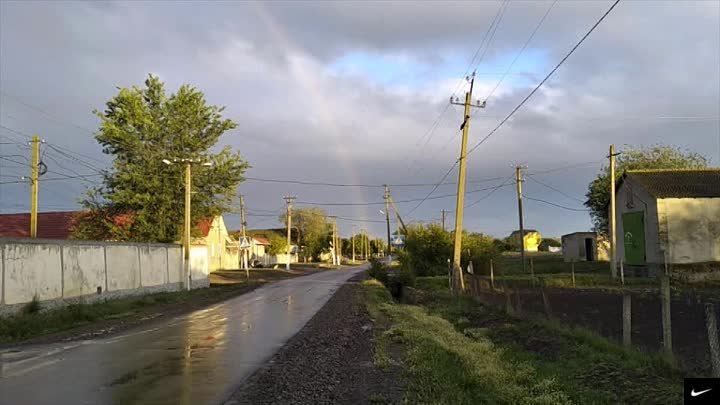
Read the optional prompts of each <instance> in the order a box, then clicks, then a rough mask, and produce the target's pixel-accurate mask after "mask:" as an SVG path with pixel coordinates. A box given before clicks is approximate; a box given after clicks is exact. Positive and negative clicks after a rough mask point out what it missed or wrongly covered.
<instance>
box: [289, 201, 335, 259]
mask: <svg viewBox="0 0 720 405" xmlns="http://www.w3.org/2000/svg"><path fill="white" fill-rule="evenodd" d="M279 220H280V222H281V223H283V224H285V226H287V213H284V214H282V215H280V218H279ZM292 226H293V228H296V229H297V230H298V238H299V239H300V240H299V245H302V246H305V250H304V252H303V254H304V255H305V256H306V257H313V258H316V257H318V256H319V255H320V253H321V252H322V251H323V249H325V248H326V247H328V246H329V245H328V243H327V241H328V233H329V232H330V224H329V222H328V219H327V212H326V211H325V210H324V209H322V208H294V209H293V212H292Z"/></svg>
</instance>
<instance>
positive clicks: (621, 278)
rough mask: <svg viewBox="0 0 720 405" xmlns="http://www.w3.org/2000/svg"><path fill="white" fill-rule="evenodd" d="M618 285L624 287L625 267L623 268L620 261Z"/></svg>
mask: <svg viewBox="0 0 720 405" xmlns="http://www.w3.org/2000/svg"><path fill="white" fill-rule="evenodd" d="M620 283H622V285H625V266H623V260H622V259H620Z"/></svg>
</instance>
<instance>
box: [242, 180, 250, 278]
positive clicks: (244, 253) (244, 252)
mask: <svg viewBox="0 0 720 405" xmlns="http://www.w3.org/2000/svg"><path fill="white" fill-rule="evenodd" d="M246 228H247V221H246V219H245V197H244V196H243V195H242V194H240V229H241V232H242V239H243V241H244V240H245V238H246V237H247V235H246V233H245V232H246ZM241 254H242V268H243V269H244V270H245V275H246V276H247V278H248V279H249V278H250V271H249V270H248V250H247V249H241Z"/></svg>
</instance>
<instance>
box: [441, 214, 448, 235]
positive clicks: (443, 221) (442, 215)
mask: <svg viewBox="0 0 720 405" xmlns="http://www.w3.org/2000/svg"><path fill="white" fill-rule="evenodd" d="M445 213H447V211H445V210H442V211H440V215H441V218H442V227H443V231H444V230H445Z"/></svg>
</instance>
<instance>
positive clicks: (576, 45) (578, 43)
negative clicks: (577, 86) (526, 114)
mask: <svg viewBox="0 0 720 405" xmlns="http://www.w3.org/2000/svg"><path fill="white" fill-rule="evenodd" d="M619 2H620V0H615V2H614V3H613V4H612V6H610V8H608V10H607V11H606V12H605V14H603V15H602V17H600V19H599V20H597V22H595V24H594V25H593V26H592V27H591V28H590V30H588V32H587V33H585V35H583V37H582V38H580V41H578V42H577V43H576V44H575V46H573V47H572V49H570V52H568V53H567V54H566V55H565V57H564V58H562V59H561V60H560V62H559V63H558V64H557V65H555V67H554V68H553V69H552V70H551V71H550V73H548V74H547V76H545V78H544V79H542V81H541V82H540V83H539V84H538V85H537V86H535V88H534V89H533V90H532V91H531V92H530V94H528V95H527V96H526V97H525V98H524V99H523V100H522V101H521V102H520V104H518V105H517V106H516V107H515V108H513V110H512V111H510V114H508V115H507V116H506V117H505V118H503V120H502V121H500V123H499V124H498V125H497V126H496V127H495V128H494V129H493V130H492V131H490V132H489V133H488V134H487V135H485V137H484V138H482V139H481V140H480V141H479V142H478V143H476V144H475V145H474V146H473V147H472V148H470V150H469V151H468V153H467V155H470V154H471V153H473V152H474V151H475V150H476V149H477V148H478V147H480V145H482V144H483V143H484V142H485V141H487V140H488V138H490V137H491V136H492V135H493V134H495V132H497V130H498V129H500V127H502V126H503V124H505V123H506V122H507V120H509V119H510V117H512V116H513V115H514V114H515V112H517V111H518V110H519V109H520V108H521V107H522V106H523V105H524V104H525V103H526V102H527V101H528V100H529V99H530V98H531V97H532V96H533V95H534V94H535V93H536V92H537V91H538V90H539V89H540V87H542V85H543V84H545V82H547V81H548V79H550V77H551V76H552V75H553V74H554V73H555V71H557V70H558V69H559V68H560V66H562V64H563V63H565V61H566V60H567V59H568V58H569V57H570V55H572V54H573V52H575V50H576V49H577V48H578V47H579V46H580V44H582V43H583V42H585V39H587V37H588V36H590V34H591V33H592V32H593V31H595V28H597V26H598V25H600V23H601V22H602V21H603V20H604V19H605V17H607V16H608V14H610V12H611V11H612V10H613V9H614V8H615V6H617V4H618V3H619Z"/></svg>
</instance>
